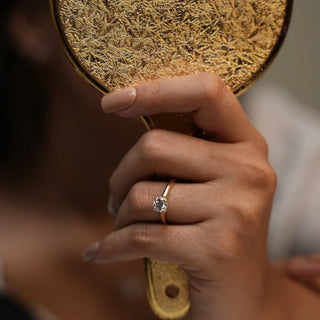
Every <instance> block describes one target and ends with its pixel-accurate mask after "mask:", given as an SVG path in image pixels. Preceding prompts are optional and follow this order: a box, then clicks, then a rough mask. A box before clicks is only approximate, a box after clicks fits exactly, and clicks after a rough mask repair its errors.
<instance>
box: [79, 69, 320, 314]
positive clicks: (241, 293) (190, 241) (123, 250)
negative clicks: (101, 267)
mask: <svg viewBox="0 0 320 320" xmlns="http://www.w3.org/2000/svg"><path fill="white" fill-rule="evenodd" d="M102 107H103V109H104V111H105V112H107V113H108V112H117V113H118V115H120V116H122V117H129V118H130V117H138V116H144V115H153V114H158V113H162V112H167V113H170V112H183V113H191V115H192V118H193V121H194V122H195V124H196V125H197V126H198V127H199V128H200V129H201V130H202V131H204V132H205V138H206V139H205V140H204V139H198V138H194V137H190V136H185V135H182V134H179V133H173V132H167V131H163V130H152V131H150V132H147V133H145V134H144V135H143V136H142V137H141V138H140V139H139V141H138V142H137V143H136V144H135V145H134V146H133V148H132V149H131V150H130V151H129V152H128V153H127V154H126V156H125V157H124V158H123V159H122V160H121V162H120V163H119V165H118V166H117V168H116V169H115V171H114V172H113V174H112V176H111V178H110V183H109V190H110V198H109V207H110V208H112V211H113V213H114V214H115V213H116V219H115V224H114V228H115V230H114V231H113V232H112V233H111V234H109V235H108V236H107V237H106V238H105V239H104V240H102V241H101V242H98V243H94V244H93V245H91V246H89V247H88V248H87V250H86V251H85V252H84V257H85V258H86V259H87V260H93V261H94V262H96V263H111V262H115V261H122V260H134V259H139V258H143V257H149V258H152V259H157V260H161V261H166V262H170V263H174V264H178V265H180V266H181V267H182V268H183V269H184V270H185V271H186V274H187V276H188V279H189V284H190V298H191V304H192V308H191V311H190V313H189V315H188V317H187V318H188V319H204V320H206V319H208V320H209V319H226V320H227V319H228V320H229V319H265V318H266V317H271V316H272V319H302V318H300V316H301V315H302V314H301V312H300V313H299V312H298V311H297V310H295V309H296V307H295V306H293V307H291V304H292V302H293V301H294V300H295V299H296V297H297V295H301V296H300V299H302V300H303V301H304V303H306V305H309V306H310V310H312V311H309V313H308V311H307V313H308V316H309V317H308V319H316V318H317V317H318V314H317V313H315V312H316V311H320V300H319V297H317V296H316V295H315V294H313V293H311V292H305V290H304V289H303V290H300V289H301V288H295V287H293V288H291V286H292V283H290V281H288V280H285V281H284V279H283V278H281V277H279V275H277V274H275V273H274V271H273V270H272V269H271V267H270V265H269V262H268V259H267V254H266V239H267V230H268V221H269V216H270V210H271V203H272V197H273V193H274V190H275V186H276V176H275V173H274V171H273V169H272V168H271V166H270V164H269V163H268V160H267V154H268V153H267V145H266V142H265V141H264V139H263V138H262V136H261V135H260V134H259V132H258V131H257V130H256V129H255V128H254V127H253V126H252V125H251V123H250V122H249V120H248V118H247V117H246V115H245V113H244V112H243V110H242V108H241V105H240V104H239V101H238V100H237V99H236V97H235V96H234V95H233V94H232V92H231V91H230V90H229V89H228V88H227V87H226V86H225V85H224V84H223V82H222V81H221V80H220V79H219V78H218V77H217V76H216V75H214V74H211V73H199V74H195V75H190V76H185V77H180V78H174V79H167V80H157V81H154V82H149V83H144V84H141V85H138V86H136V87H135V88H133V89H132V88H131V89H126V90H124V91H122V92H116V93H111V94H109V95H107V96H105V97H104V98H103V100H102ZM177 146H179V148H177ZM155 176H161V177H169V178H171V177H176V178H178V179H182V180H183V181H190V182H184V183H179V182H178V183H177V184H176V185H175V186H174V188H173V190H172V191H171V194H170V199H169V203H170V207H169V209H168V212H167V219H168V220H169V221H170V223H171V224H170V225H163V224H161V223H159V220H160V217H159V216H157V215H155V214H151V212H150V210H151V209H150V204H151V203H152V200H153V198H154V196H155V195H156V194H159V191H160V190H164V188H165V186H166V184H165V183H163V182H161V181H157V180H156V179H155ZM190 252H192V254H190ZM286 292H294V293H295V294H294V295H293V296H292V297H288V296H287V295H286V294H285V293H286ZM279 297H280V301H281V303H280V304H279ZM306 305H303V309H305V306H306ZM230 306H232V307H231V308H230ZM299 311H301V310H300V309H299Z"/></svg>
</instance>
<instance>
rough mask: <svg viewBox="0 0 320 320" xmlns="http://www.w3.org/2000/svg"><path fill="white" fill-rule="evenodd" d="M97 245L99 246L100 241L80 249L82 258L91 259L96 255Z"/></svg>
mask: <svg viewBox="0 0 320 320" xmlns="http://www.w3.org/2000/svg"><path fill="white" fill-rule="evenodd" d="M99 246H100V242H98V241H97V242H94V243H92V244H90V245H88V246H87V247H86V248H85V249H84V250H83V251H82V259H83V260H84V261H86V262H89V261H93V260H94V259H95V258H96V256H97V253H98V249H99Z"/></svg>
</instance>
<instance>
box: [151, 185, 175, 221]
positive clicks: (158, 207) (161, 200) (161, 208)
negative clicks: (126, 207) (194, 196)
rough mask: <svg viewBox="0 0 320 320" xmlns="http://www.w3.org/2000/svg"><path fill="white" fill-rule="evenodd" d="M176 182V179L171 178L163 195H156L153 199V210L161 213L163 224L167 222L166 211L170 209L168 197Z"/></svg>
mask: <svg viewBox="0 0 320 320" xmlns="http://www.w3.org/2000/svg"><path fill="white" fill-rule="evenodd" d="M175 183H176V180H175V179H172V180H170V182H169V183H168V185H167V186H166V188H165V189H164V191H163V194H162V196H161V197H155V198H154V200H153V205H152V210H153V211H155V212H158V213H160V217H161V221H162V222H163V224H167V221H166V213H167V211H168V198H169V195H170V192H171V190H172V188H173V186H174V185H175Z"/></svg>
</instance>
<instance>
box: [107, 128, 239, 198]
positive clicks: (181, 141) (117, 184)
mask: <svg viewBox="0 0 320 320" xmlns="http://www.w3.org/2000/svg"><path fill="white" fill-rule="evenodd" d="M233 149H234V148H233ZM231 153H232V154H234V150H231V146H230V145H223V146H222V145H220V144H218V143H213V142H210V141H205V140H201V139H197V138H194V137H189V136H185V135H183V134H179V133H176V132H167V131H163V130H152V131H150V132H147V133H146V134H145V135H144V136H143V137H142V138H141V139H140V140H139V142H138V143H137V144H136V145H135V146H134V147H133V148H131V150H130V151H129V152H128V153H127V154H126V156H125V157H124V158H123V159H122V160H121V162H120V163H119V165H118V166H117V168H116V170H115V171H114V172H113V174H112V176H111V178H110V185H109V189H110V191H111V193H112V194H113V197H114V200H115V201H116V202H117V203H119V204H120V203H121V201H122V200H123V199H124V198H125V196H126V194H127V193H128V191H129V189H130V188H131V186H132V185H134V184H135V183H137V182H138V181H142V180H148V179H150V178H152V177H154V176H155V175H156V176H158V177H175V178H177V179H184V180H190V181H197V182H206V181H209V180H213V179H216V178H218V177H220V176H221V175H223V173H224V168H226V166H225V165H222V164H223V160H222V159H223V158H225V157H224V156H223V155H225V154H231Z"/></svg>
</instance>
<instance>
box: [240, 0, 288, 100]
mask: <svg viewBox="0 0 320 320" xmlns="http://www.w3.org/2000/svg"><path fill="white" fill-rule="evenodd" d="M292 8H293V0H287V5H286V11H285V17H284V20H283V25H282V28H281V32H280V36H279V39H278V41H277V43H276V44H275V45H274V47H273V49H272V51H271V52H270V54H269V57H268V58H267V60H266V62H265V63H264V64H263V65H262V66H261V67H260V69H259V70H258V71H257V72H256V73H255V74H254V75H253V76H252V78H251V79H250V81H248V82H247V83H246V85H245V86H242V87H241V88H239V89H238V90H235V91H234V94H235V95H236V96H240V95H241V94H242V93H244V92H245V91H247V90H248V89H249V88H251V87H252V86H253V85H254V84H255V83H256V82H257V81H258V80H259V79H260V78H261V77H262V76H263V75H264V74H265V72H266V71H267V70H268V69H269V67H270V65H271V64H272V62H273V61H274V60H275V58H276V57H277V55H278V54H279V52H280V49H281V48H282V45H283V43H284V40H285V38H286V35H287V31H288V28H289V25H290V21H291V16H292Z"/></svg>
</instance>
